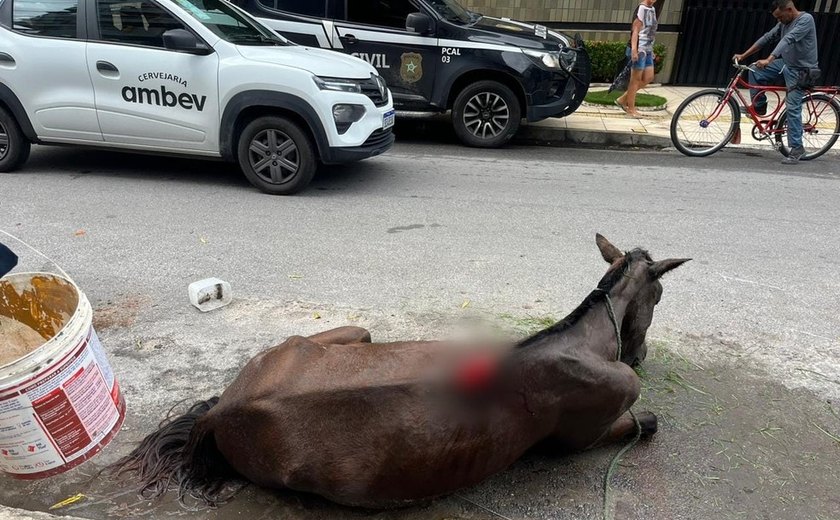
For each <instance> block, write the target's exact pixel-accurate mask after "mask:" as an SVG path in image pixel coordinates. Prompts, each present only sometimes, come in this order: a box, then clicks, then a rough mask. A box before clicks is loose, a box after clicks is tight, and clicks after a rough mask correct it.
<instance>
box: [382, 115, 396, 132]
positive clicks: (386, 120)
mask: <svg viewBox="0 0 840 520" xmlns="http://www.w3.org/2000/svg"><path fill="white" fill-rule="evenodd" d="M396 115H397V113H396V111H394V110H391V111H390V112H385V113H384V114H382V129H383V130H387V129H389V128H391V127H392V126H394V119H396Z"/></svg>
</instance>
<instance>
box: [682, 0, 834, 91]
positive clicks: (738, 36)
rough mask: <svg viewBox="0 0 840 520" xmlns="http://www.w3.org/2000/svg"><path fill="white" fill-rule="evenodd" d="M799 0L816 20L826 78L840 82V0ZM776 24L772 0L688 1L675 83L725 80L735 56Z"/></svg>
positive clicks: (720, 82) (828, 81)
mask: <svg viewBox="0 0 840 520" xmlns="http://www.w3.org/2000/svg"><path fill="white" fill-rule="evenodd" d="M796 4H797V6H798V7H799V9H800V10H802V11H807V12H809V13H811V14H812V15H813V16H814V20H815V22H816V26H817V45H818V47H819V57H820V68H821V69H822V71H823V75H822V81H821V83H823V84H826V85H837V84H840V59H838V55H840V0H799V1H797V2H796ZM775 24H776V20H775V18H773V15H772V14H771V13H770V0H685V4H684V5H683V17H682V24H681V34H680V40H679V45H678V47H677V52H676V63H675V70H676V72H675V74H674V78H673V79H674V83H676V84H677V85H696V86H723V85H725V84H726V82H727V81H728V80H729V79H730V78H731V77H732V73H733V69H732V67H731V66H730V58H731V57H732V55H733V54H737V53H739V52H743V51H745V50H747V48H749V46H750V45H752V44H753V43H754V42H755V41H756V40H757V39H758V38H759V37H760V36H761V35H762V34H764V33H765V32H767V31H769V30H770V29H771V28H772V27H773V26H774V25H775ZM771 50H772V49H765V51H766V52H764V53H762V54H760V55H759V56H760V57H765V56H766V54H767V53H769V52H770V51H771Z"/></svg>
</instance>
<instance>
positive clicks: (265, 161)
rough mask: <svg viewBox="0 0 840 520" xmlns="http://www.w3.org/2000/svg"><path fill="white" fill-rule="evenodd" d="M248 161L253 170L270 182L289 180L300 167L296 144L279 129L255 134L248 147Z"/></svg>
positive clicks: (281, 182) (278, 182)
mask: <svg viewBox="0 0 840 520" xmlns="http://www.w3.org/2000/svg"><path fill="white" fill-rule="evenodd" d="M248 161H249V162H250V164H251V168H253V169H254V172H255V173H256V174H257V175H258V176H259V177H260V178H262V179H263V180H265V181H266V182H269V183H271V184H283V183H286V182H289V181H290V180H292V179H293V178H294V177H295V175H296V174H297V172H298V170H299V169H300V155H299V153H298V148H297V145H296V144H295V142H294V141H293V140H292V138H290V137H289V136H288V135H286V134H285V133H284V132H281V131H280V130H263V131H262V132H260V133H258V134H257V135H255V136H254V138H253V139H252V140H251V144H250V146H249V147H248Z"/></svg>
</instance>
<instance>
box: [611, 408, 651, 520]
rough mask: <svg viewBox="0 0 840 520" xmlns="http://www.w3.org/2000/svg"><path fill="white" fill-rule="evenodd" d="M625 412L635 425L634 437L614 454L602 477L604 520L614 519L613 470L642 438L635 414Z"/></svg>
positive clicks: (631, 411)
mask: <svg viewBox="0 0 840 520" xmlns="http://www.w3.org/2000/svg"><path fill="white" fill-rule="evenodd" d="M627 411H628V412H630V416H631V417H632V418H633V422H634V423H635V424H636V435H635V436H634V437H633V440H631V441H630V443H629V444H627V446H625V447H623V448H621V451H619V452H618V453H616V454H615V457H613V459H612V462H610V466H609V468H607V474H606V476H605V477H604V520H613V518H615V511H614V510H613V508H612V487H611V486H610V481H611V480H612V476H613V473H614V472H615V468H616V467H618V464H619V463H620V462H621V458H622V457H623V456H624V454H625V453H627V452H628V451H630V449H631V448H633V446H635V445H636V443H637V442H639V439H640V438H641V437H642V425H641V424H639V419H637V418H636V414H634V413H633V410H627Z"/></svg>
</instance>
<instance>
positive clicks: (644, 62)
mask: <svg viewBox="0 0 840 520" xmlns="http://www.w3.org/2000/svg"><path fill="white" fill-rule="evenodd" d="M625 55H626V56H627V57H628V58H629V57H630V56H632V55H633V51H632V50H631V49H630V47H627V51H626V53H625ZM630 66H631V67H632V68H634V69H636V70H645V69H646V68H648V67H653V51H641V50H640V51H639V60H638V61H633V62H631V63H630Z"/></svg>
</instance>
